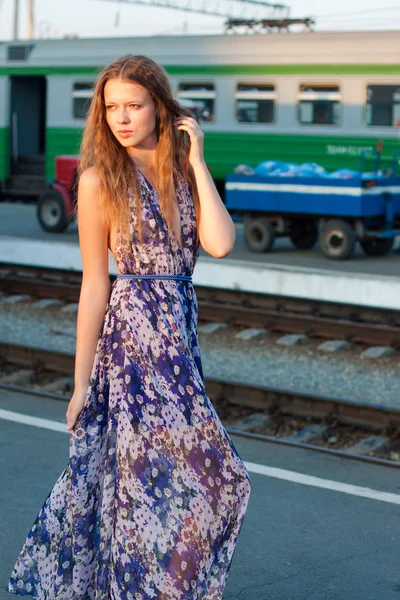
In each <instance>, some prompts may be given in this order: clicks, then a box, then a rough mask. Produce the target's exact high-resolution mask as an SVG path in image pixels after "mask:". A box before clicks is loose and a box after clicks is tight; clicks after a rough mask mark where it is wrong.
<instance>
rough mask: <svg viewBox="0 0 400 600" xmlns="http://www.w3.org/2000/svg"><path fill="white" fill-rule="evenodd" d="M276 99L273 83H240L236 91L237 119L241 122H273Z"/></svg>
mask: <svg viewBox="0 0 400 600" xmlns="http://www.w3.org/2000/svg"><path fill="white" fill-rule="evenodd" d="M275 99H276V92H275V88H274V86H273V85H269V84H249V83H239V84H238V86H237V90H236V93H235V100H236V120H237V121H239V122H240V123H273V121H274V113H275Z"/></svg>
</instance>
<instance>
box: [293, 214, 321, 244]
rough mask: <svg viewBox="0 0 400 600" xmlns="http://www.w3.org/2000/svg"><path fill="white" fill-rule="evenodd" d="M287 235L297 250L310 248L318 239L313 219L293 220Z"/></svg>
mask: <svg viewBox="0 0 400 600" xmlns="http://www.w3.org/2000/svg"><path fill="white" fill-rule="evenodd" d="M289 237H290V239H291V241H292V244H293V246H295V247H296V248H298V249H299V250H310V248H313V247H314V246H315V244H316V243H317V240H318V227H317V224H316V223H315V222H314V221H293V223H292V224H291V226H290V232H289Z"/></svg>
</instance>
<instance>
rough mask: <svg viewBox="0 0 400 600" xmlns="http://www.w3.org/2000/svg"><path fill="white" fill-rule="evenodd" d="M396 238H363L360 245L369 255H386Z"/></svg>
mask: <svg viewBox="0 0 400 600" xmlns="http://www.w3.org/2000/svg"><path fill="white" fill-rule="evenodd" d="M393 245H394V238H374V239H372V240H361V241H360V246H361V248H362V249H363V250H364V252H365V254H368V256H386V254H389V252H390V251H391V250H392V248H393Z"/></svg>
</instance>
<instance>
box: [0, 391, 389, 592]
mask: <svg viewBox="0 0 400 600" xmlns="http://www.w3.org/2000/svg"><path fill="white" fill-rule="evenodd" d="M65 410H66V403H64V402H57V401H54V400H50V399H47V398H42V399H37V398H34V397H33V396H27V395H26V394H20V393H13V392H5V391H3V390H0V434H1V438H2V443H3V446H2V447H3V461H2V463H1V466H0V477H1V481H2V486H1V493H0V496H1V502H2V508H3V514H4V515H5V516H6V518H5V519H4V526H3V530H2V541H3V543H2V544H1V547H0V579H1V581H2V582H3V584H2V587H1V588H0V600H5V599H6V598H11V595H10V594H8V593H7V592H6V591H5V590H4V589H3V588H4V586H5V585H6V582H7V581H8V577H9V575H10V572H11V569H12V567H13V566H14V563H15V560H16V558H17V555H18V553H19V552H20V550H21V548H22V545H23V543H24V541H25V538H26V535H27V533H28V531H29V529H30V527H31V526H32V523H33V521H34V519H35V517H36V515H37V513H38V512H39V510H40V508H41V506H42V504H43V502H44V501H45V499H46V497H47V494H48V493H49V491H50V490H51V489H52V486H53V485H54V483H55V482H56V479H57V478H58V476H59V475H60V474H61V472H62V470H63V469H64V468H65V466H66V465H67V462H68V445H69V441H68V439H69V434H68V432H67V431H66V430H65ZM231 437H232V441H233V443H234V445H235V447H236V449H237V451H238V452H239V454H240V456H241V457H242V459H243V460H244V461H245V464H246V466H247V469H248V471H249V474H250V478H251V482H252V491H251V495H250V501H249V506H248V511H247V514H246V517H245V520H244V523H243V528H242V531H241V533H240V537H239V540H238V544H237V548H236V551H235V555H234V557H233V561H232V567H231V570H230V573H229V576H228V581H227V586H226V590H225V593H224V600H348V599H350V598H351V600H377V599H381V598H382V599H385V600H396V599H398V597H399V589H400V588H399V586H400V576H399V574H398V547H399V542H400V521H399V506H400V495H399V485H398V471H396V470H393V469H391V468H385V467H378V466H376V465H373V464H368V463H361V462H358V461H353V460H344V459H342V458H338V457H335V456H328V455H325V454H320V453H316V452H311V451H309V450H306V449H301V448H293V447H288V446H280V445H276V444H266V443H263V442H260V441H256V440H249V439H246V438H242V437H239V436H237V435H232V436H231ZM27 492H29V493H27Z"/></svg>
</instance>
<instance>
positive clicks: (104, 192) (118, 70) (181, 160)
mask: <svg viewBox="0 0 400 600" xmlns="http://www.w3.org/2000/svg"><path fill="white" fill-rule="evenodd" d="M110 79H120V80H122V81H127V82H131V83H136V84H139V85H141V86H142V87H144V88H146V89H147V91H148V92H149V94H150V96H151V98H152V100H153V102H154V104H155V109H156V134H157V138H158V142H157V146H156V150H155V155H154V164H153V166H154V183H155V188H156V190H157V193H158V196H159V199H160V207H161V210H162V213H163V215H164V217H165V219H166V222H167V225H168V228H169V229H171V228H172V222H173V203H174V202H175V203H176V202H177V200H176V194H175V187H174V177H173V176H172V174H173V170H174V169H176V168H177V167H180V168H181V169H182V172H183V176H184V178H185V179H186V181H187V182H188V183H189V184H190V187H191V192H192V197H193V201H194V206H195V211H196V219H197V222H198V221H199V213H200V203H199V197H198V192H197V186H196V180H195V177H194V173H193V169H192V168H191V166H190V163H189V160H188V156H189V139H188V136H187V134H185V132H184V131H181V130H176V129H175V127H174V117H177V116H179V115H186V116H191V113H190V111H189V110H188V109H185V108H183V107H181V106H180V105H179V103H178V102H177V101H176V100H175V99H174V97H173V94H172V89H171V85H170V82H169V79H168V75H167V73H166V71H165V70H164V69H163V68H162V67H161V66H160V65H159V64H157V63H156V62H154V61H153V60H151V59H150V58H148V57H147V56H140V55H138V56H135V55H132V54H130V55H127V56H123V57H121V58H118V59H117V60H115V61H114V62H113V63H111V64H110V65H108V66H107V67H105V68H104V69H103V71H102V72H101V73H100V74H99V76H98V77H97V80H96V83H95V87H94V94H93V99H92V101H91V104H90V108H89V112H88V115H87V123H86V127H85V131H84V134H83V138H82V143H81V160H80V164H79V175H80V174H81V173H82V172H83V171H84V170H85V169H87V168H88V167H92V166H94V167H96V169H97V172H98V174H99V177H100V184H101V205H102V214H103V218H104V222H105V225H106V226H107V227H108V228H109V229H110V228H111V225H113V224H115V223H116V224H117V226H118V228H119V229H120V231H122V232H123V233H125V234H126V233H127V224H128V223H129V193H130V192H133V196H134V207H135V211H136V215H137V223H138V234H139V238H140V239H141V238H142V219H141V198H140V194H139V184H138V176H137V169H136V168H135V166H134V164H133V161H132V158H131V157H130V155H129V153H128V151H127V149H125V148H124V147H123V146H121V144H120V143H119V142H118V140H117V139H116V138H115V136H114V135H113V133H112V131H111V129H110V128H109V126H108V123H107V120H106V106H105V102H104V86H105V85H106V83H107V81H108V80H110ZM198 236H199V232H198V228H197V239H198Z"/></svg>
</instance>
